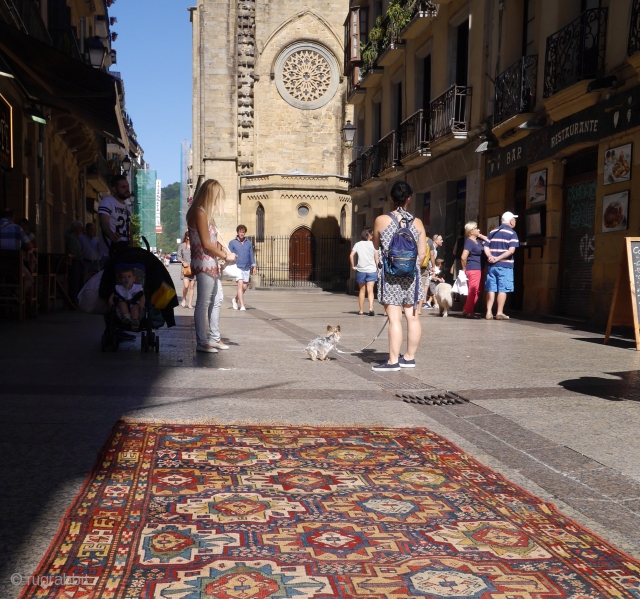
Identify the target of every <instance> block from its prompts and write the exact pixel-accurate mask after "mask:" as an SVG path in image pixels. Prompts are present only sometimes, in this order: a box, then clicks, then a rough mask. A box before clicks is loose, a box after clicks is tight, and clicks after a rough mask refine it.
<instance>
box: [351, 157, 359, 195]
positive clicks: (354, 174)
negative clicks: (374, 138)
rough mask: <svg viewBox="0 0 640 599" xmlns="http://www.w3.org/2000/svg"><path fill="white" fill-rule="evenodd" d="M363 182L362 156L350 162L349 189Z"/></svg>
mask: <svg viewBox="0 0 640 599" xmlns="http://www.w3.org/2000/svg"><path fill="white" fill-rule="evenodd" d="M361 184H362V158H356V159H355V160H354V161H353V162H351V163H350V164H349V189H353V188H354V187H360V185H361Z"/></svg>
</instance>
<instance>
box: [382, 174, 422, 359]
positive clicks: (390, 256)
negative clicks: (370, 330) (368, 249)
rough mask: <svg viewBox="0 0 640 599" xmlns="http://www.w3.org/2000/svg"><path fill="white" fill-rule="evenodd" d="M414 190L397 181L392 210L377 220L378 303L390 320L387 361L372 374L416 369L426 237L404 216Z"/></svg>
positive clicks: (419, 225)
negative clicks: (404, 330)
mask: <svg viewBox="0 0 640 599" xmlns="http://www.w3.org/2000/svg"><path fill="white" fill-rule="evenodd" d="M412 194H413V190H412V189H411V186H410V185H409V184H408V183H405V182H404V181H397V182H396V183H394V185H393V187H392V188H391V201H392V202H393V205H394V210H393V211H392V212H390V213H389V214H383V215H381V216H379V217H378V218H376V221H375V223H374V225H373V246H374V248H375V249H376V250H377V251H379V252H380V256H381V260H380V263H379V271H378V301H379V302H380V303H381V304H382V305H383V306H384V309H385V312H386V313H387V317H388V318H389V359H388V360H387V361H386V362H382V363H381V364H378V365H377V366H373V367H372V370H374V371H376V372H397V371H399V370H400V369H401V368H415V365H416V361H415V355H416V351H417V350H418V345H419V344H420V338H421V337H422V327H421V325H420V319H419V318H418V311H417V308H418V305H419V304H420V302H422V300H423V299H424V288H423V286H422V284H421V281H420V265H421V264H422V262H423V260H424V257H425V254H426V233H425V230H424V225H423V224H422V221H421V220H420V219H419V218H415V217H414V216H412V215H411V214H409V213H408V212H407V207H408V205H409V202H410V201H411V195H412ZM403 312H404V315H405V317H406V319H407V350H406V351H405V353H404V355H401V354H400V349H401V348H402V313H403Z"/></svg>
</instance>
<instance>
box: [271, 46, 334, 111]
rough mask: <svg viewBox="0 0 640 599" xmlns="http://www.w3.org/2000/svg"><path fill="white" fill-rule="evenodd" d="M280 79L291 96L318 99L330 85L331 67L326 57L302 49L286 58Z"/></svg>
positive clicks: (299, 98)
mask: <svg viewBox="0 0 640 599" xmlns="http://www.w3.org/2000/svg"><path fill="white" fill-rule="evenodd" d="M282 81H283V83H284V87H285V89H286V90H287V91H288V92H289V94H290V95H291V97H292V98H295V99H296V100H302V101H304V102H312V101H314V100H319V99H320V98H322V96H324V95H325V94H326V93H327V91H328V90H329V86H330V85H331V67H330V66H329V63H328V62H327V60H326V58H324V57H323V56H321V55H320V54H318V53H317V52H312V51H311V50H302V51H300V52H296V53H295V54H292V55H291V56H289V58H287V60H286V61H285V63H284V65H283V66H282Z"/></svg>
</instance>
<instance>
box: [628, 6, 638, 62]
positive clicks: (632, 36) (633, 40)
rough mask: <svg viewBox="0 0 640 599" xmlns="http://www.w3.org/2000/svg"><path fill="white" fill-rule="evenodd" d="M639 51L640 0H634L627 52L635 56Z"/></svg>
mask: <svg viewBox="0 0 640 599" xmlns="http://www.w3.org/2000/svg"><path fill="white" fill-rule="evenodd" d="M638 52H640V0H633V4H632V6H631V25H630V27H629V42H628V44H627V54H628V55H629V56H633V55H634V54H637V53H638Z"/></svg>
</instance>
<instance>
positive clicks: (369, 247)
mask: <svg viewBox="0 0 640 599" xmlns="http://www.w3.org/2000/svg"><path fill="white" fill-rule="evenodd" d="M360 237H361V239H360V241H358V243H356V244H355V245H354V246H353V249H352V250H351V254H349V262H350V263H351V268H352V270H355V271H356V283H358V285H359V286H360V290H359V292H358V314H360V315H363V314H364V296H365V292H366V294H367V299H368V301H369V312H368V314H369V316H375V315H376V313H375V312H374V310H373V288H374V286H375V284H376V281H377V280H378V252H376V249H375V248H374V247H373V241H372V239H373V231H372V229H371V227H365V228H364V229H362V233H361V235H360ZM355 257H357V259H358V264H357V265H356V264H355V263H354V258H355Z"/></svg>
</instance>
